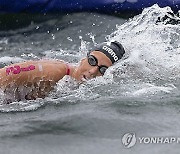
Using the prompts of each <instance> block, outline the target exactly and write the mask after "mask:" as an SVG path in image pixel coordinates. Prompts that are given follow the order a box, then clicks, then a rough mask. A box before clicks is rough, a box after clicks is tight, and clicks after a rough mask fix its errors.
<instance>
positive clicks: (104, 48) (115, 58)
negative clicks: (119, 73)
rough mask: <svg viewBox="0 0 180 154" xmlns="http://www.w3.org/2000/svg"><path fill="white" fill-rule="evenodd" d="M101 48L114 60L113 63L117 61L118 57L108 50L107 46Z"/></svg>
mask: <svg viewBox="0 0 180 154" xmlns="http://www.w3.org/2000/svg"><path fill="white" fill-rule="evenodd" d="M102 48H103V50H105V51H107V52H108V53H109V54H110V55H111V56H112V57H113V58H114V61H118V60H119V58H118V56H117V55H116V53H115V52H114V51H113V50H112V49H111V48H109V47H107V46H103V47H102Z"/></svg>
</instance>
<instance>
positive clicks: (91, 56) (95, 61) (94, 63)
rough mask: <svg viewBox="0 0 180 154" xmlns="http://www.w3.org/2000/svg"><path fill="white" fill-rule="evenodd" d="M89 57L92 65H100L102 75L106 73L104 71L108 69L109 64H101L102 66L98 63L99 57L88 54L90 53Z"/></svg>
mask: <svg viewBox="0 0 180 154" xmlns="http://www.w3.org/2000/svg"><path fill="white" fill-rule="evenodd" d="M87 59H88V63H89V65H91V66H98V69H99V72H100V73H101V74H102V75H104V73H105V72H106V70H107V69H108V67H107V66H105V65H100V66H99V65H98V60H97V58H96V57H95V56H93V55H90V54H88V55H87Z"/></svg>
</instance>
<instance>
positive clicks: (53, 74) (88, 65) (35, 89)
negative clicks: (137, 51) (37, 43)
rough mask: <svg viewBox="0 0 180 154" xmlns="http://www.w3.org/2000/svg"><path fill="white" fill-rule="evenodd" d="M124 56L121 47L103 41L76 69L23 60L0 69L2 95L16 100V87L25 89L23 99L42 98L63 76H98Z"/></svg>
mask: <svg viewBox="0 0 180 154" xmlns="http://www.w3.org/2000/svg"><path fill="white" fill-rule="evenodd" d="M124 53H125V50H124V48H123V46H122V45H121V44H120V43H118V42H117V41H114V42H104V43H102V44H100V45H98V46H96V47H95V48H94V50H92V51H90V52H88V53H87V57H85V58H83V59H81V62H80V64H79V66H73V65H71V64H67V63H66V62H64V61H60V60H38V61H26V62H21V63H16V64H12V65H10V66H6V67H4V68H1V69H0V87H1V90H3V92H4V93H9V94H10V95H15V96H16V98H15V100H16V101H20V100H21V99H22V98H21V97H20V94H19V91H20V87H26V88H27V89H28V88H29V91H28V92H26V94H25V95H24V99H26V100H35V99H36V98H45V97H46V96H47V95H48V94H49V92H50V91H51V90H53V87H54V86H55V85H56V83H57V82H58V81H59V80H61V79H62V78H63V77H64V76H65V75H69V76H71V77H72V78H74V79H75V80H77V81H80V82H84V81H86V80H89V79H92V78H95V77H97V76H102V75H104V73H105V72H106V70H107V69H108V68H109V67H110V66H112V65H113V64H114V63H115V62H117V61H118V60H120V59H121V58H122V57H123V55H124Z"/></svg>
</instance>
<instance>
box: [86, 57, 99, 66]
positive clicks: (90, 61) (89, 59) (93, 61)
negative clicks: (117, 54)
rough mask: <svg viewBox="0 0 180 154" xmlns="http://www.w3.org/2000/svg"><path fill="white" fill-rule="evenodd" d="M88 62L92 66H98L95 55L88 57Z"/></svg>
mask: <svg viewBox="0 0 180 154" xmlns="http://www.w3.org/2000/svg"><path fill="white" fill-rule="evenodd" d="M88 62H89V64H90V65H91V66H96V65H97V61H96V59H95V58H94V57H92V56H90V57H88Z"/></svg>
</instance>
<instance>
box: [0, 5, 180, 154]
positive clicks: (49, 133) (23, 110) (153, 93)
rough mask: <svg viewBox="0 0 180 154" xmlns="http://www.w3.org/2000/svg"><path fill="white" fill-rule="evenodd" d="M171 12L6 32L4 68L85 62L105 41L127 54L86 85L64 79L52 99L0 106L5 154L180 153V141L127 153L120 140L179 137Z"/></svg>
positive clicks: (0, 44) (65, 19)
mask: <svg viewBox="0 0 180 154" xmlns="http://www.w3.org/2000/svg"><path fill="white" fill-rule="evenodd" d="M169 11H170V9H169V8H163V9H162V8H159V7H158V6H157V5H155V6H153V7H151V8H148V9H145V10H144V11H143V13H142V14H140V15H138V16H135V17H134V18H131V19H128V20H125V19H122V18H119V17H114V16H108V15H102V14H94V13H77V14H70V15H64V16H61V17H56V18H53V19H48V20H46V21H43V22H37V23H36V22H32V23H31V24H30V25H28V26H25V27H23V28H22V27H21V28H20V29H13V30H8V31H0V36H1V37H0V52H1V55H0V66H1V67H3V66H5V65H8V64H10V63H15V62H20V61H24V60H28V59H36V60H37V59H41V58H56V59H63V60H66V61H68V62H72V63H78V61H79V60H80V59H81V58H82V57H84V56H85V55H86V52H87V51H88V50H89V49H90V48H92V47H93V45H94V44H97V43H100V42H102V41H105V40H117V41H120V42H122V44H123V45H124V46H125V49H126V51H127V52H126V55H125V57H124V59H122V60H121V61H120V62H119V63H117V64H116V65H115V66H113V67H111V68H110V69H109V70H108V71H107V73H106V74H105V76H103V77H98V78H96V79H92V80H90V81H88V82H87V83H85V84H82V85H80V86H77V85H76V83H75V82H74V81H73V80H72V79H70V78H68V77H65V78H64V79H62V80H61V81H60V82H58V85H57V87H56V90H55V91H53V92H52V93H51V94H50V95H49V96H48V97H47V98H45V99H37V100H33V101H21V102H13V103H11V104H8V105H7V104H3V103H1V104H0V111H1V112H0V153H2V154H16V153H18V154H21V153H23V154H31V153H37V154H41V153H43V154H44V153H45V154H46V153H47V154H53V153H63V154H66V153H67V154H79V153H83V154H98V153H104V154H119V153H124V154H129V153H137V154H139V153H146V154H151V153H155V154H159V153H163V154H166V153H167V154H169V153H171V154H177V153H178V152H179V144H177V143H173V144H140V143H136V145H135V146H134V147H132V148H129V149H126V148H125V147H124V145H123V144H122V140H121V139H122V136H123V135H124V134H125V133H128V132H133V133H136V136H137V137H142V136H145V137H153V136H161V137H172V136H174V137H180V130H179V126H180V122H179V119H180V93H179V89H180V84H179V81H180V80H179V78H180V75H179V74H180V69H179V68H180V55H179V53H180V25H178V24H174V25H173V24H168V19H167V20H165V21H164V20H163V17H164V16H165V15H168V16H169V14H168V13H167V12H169ZM176 18H177V20H179V18H178V17H176ZM157 20H159V22H157ZM2 101H3V94H1V102H2Z"/></svg>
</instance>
